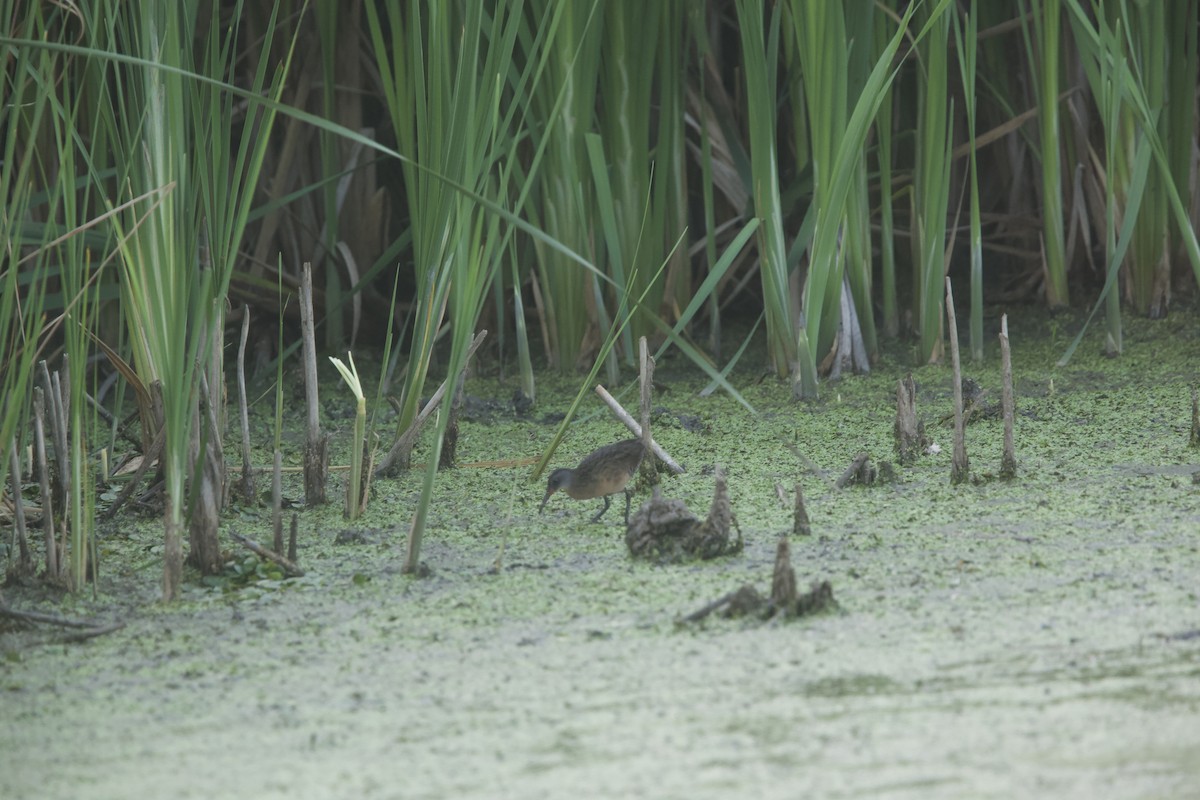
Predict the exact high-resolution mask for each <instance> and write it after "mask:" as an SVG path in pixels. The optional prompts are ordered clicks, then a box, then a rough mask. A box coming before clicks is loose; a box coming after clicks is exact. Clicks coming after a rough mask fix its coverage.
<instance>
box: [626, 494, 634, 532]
mask: <svg viewBox="0 0 1200 800" xmlns="http://www.w3.org/2000/svg"><path fill="white" fill-rule="evenodd" d="M631 497H633V492H631V491H630V490H629V487H628V486H626V487H625V527H626V528H628V527H629V499H630V498H631Z"/></svg>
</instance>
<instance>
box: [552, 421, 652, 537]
mask: <svg viewBox="0 0 1200 800" xmlns="http://www.w3.org/2000/svg"><path fill="white" fill-rule="evenodd" d="M644 453H645V448H644V447H642V441H641V439H626V440H625V441H623V442H617V443H616V444H610V445H605V446H604V447H601V448H600V449H599V450H596V451H595V452H593V453H590V454H588V455H587V456H584V459H583V461H580V462H579V466H578V467H576V468H575V469H556V470H554V472H551V473H550V480H549V481H548V482H547V483H546V496H545V497H543V498H542V505H541V506H540V507H539V508H538V513H539V514H540V513H542V510H543V509H545V508H546V501H547V500H549V499H550V495H552V494H554V493H555V492H557V491H558V490H559V489H562V490H563V491H564V492H566V493H567V494H568V495H569V496H570V497H573V498H574V499H576V500H591V499H592V498H593V497H603V498H604V508H602V509H600V510H599V511H598V512H596V516H594V517H592V520H591V521H592V522H599V521H600V517H601V515H603V514H604V512H605V511H608V507H609V505H610V504H611V502H612V501H611V500H609V497H608V496H609V495H611V494H616V493H617V492H619V491H622V490H624V491H625V524H626V525H628V524H629V496H630V491H629V489H628V488H627V487H628V485H629V479H630V477H632V476H633V473H635V472H637V468H638V465H639V464H641V463H642V455H643V454H644Z"/></svg>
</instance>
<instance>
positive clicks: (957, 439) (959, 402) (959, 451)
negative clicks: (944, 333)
mask: <svg viewBox="0 0 1200 800" xmlns="http://www.w3.org/2000/svg"><path fill="white" fill-rule="evenodd" d="M946 322H947V325H946V327H947V328H949V329H950V364H951V366H952V367H953V377H952V380H953V381H954V387H953V388H954V455H953V456H952V457H951V460H950V482H951V483H953V484H959V483H962V482H963V481H965V480H966V479H967V478H968V477H969V476H970V472H971V465H970V462H969V461H968V460H967V435H966V431H965V429H964V427H963V394H962V363H961V362H960V361H959V358H958V320H957V319H956V318H955V316H954V292H953V290H952V289H951V288H950V279H949V278H946Z"/></svg>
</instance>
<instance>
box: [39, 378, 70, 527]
mask: <svg viewBox="0 0 1200 800" xmlns="http://www.w3.org/2000/svg"><path fill="white" fill-rule="evenodd" d="M38 377H39V379H40V381H41V384H42V390H43V391H44V392H45V394H46V411H47V412H48V413H49V415H50V442H51V444H52V445H53V446H54V463H55V466H56V467H57V469H56V470H54V473H53V474H52V476H51V477H52V479H53V480H52V484H51V490H52V492H53V496H52V497H51V500H52V502H51V508H57V509H58V510H59V511H60V513H62V514H63V518H65V516H66V513H65V509H64V508H63V505H62V504H63V501H64V500H65V498H66V496H67V486H66V483H65V481H66V480H67V458H68V453H67V425H66V417H64V416H63V404H62V397H61V395H60V394H59V388H60V387H59V384H58V382H57V381H56V380H55V379H54V378H52V377H51V376H50V368H49V367H48V366H47V365H46V361H45V359H43V360H41V361H39V362H38Z"/></svg>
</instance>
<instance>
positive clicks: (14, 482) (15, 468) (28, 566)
mask: <svg viewBox="0 0 1200 800" xmlns="http://www.w3.org/2000/svg"><path fill="white" fill-rule="evenodd" d="M8 479H9V482H10V491H11V492H12V505H13V533H14V534H15V535H16V537H17V552H18V557H19V560H18V561H17V572H18V573H19V574H20V575H22V576H26V575H32V574H33V556H32V555H31V554H30V553H29V540H28V539H26V538H25V503H24V501H23V500H22V498H21V459H20V457H19V456H18V455H17V439H16V437H13V439H12V441H10V442H9V447H8Z"/></svg>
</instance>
